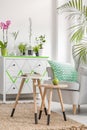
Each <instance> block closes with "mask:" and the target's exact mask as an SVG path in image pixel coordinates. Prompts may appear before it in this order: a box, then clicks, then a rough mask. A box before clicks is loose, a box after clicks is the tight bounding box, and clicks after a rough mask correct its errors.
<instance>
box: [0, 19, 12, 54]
mask: <svg viewBox="0 0 87 130" xmlns="http://www.w3.org/2000/svg"><path fill="white" fill-rule="evenodd" d="M10 24H11V21H10V20H7V21H6V22H0V29H2V32H3V41H0V48H1V55H2V56H6V55H7V44H8V29H9V26H10Z"/></svg>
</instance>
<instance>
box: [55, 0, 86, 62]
mask: <svg viewBox="0 0 87 130" xmlns="http://www.w3.org/2000/svg"><path fill="white" fill-rule="evenodd" d="M57 10H58V12H61V13H64V12H68V14H67V18H68V20H71V21H72V24H71V26H70V28H69V29H70V41H71V42H72V43H73V44H74V45H73V56H74V57H75V58H77V59H78V62H79V63H78V64H80V63H81V62H84V63H86V62H87V6H86V5H85V3H84V2H83V0H70V1H68V2H66V3H65V4H64V5H62V6H60V7H58V8H57Z"/></svg>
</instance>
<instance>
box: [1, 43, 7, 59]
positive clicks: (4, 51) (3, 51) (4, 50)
mask: <svg viewBox="0 0 87 130" xmlns="http://www.w3.org/2000/svg"><path fill="white" fill-rule="evenodd" d="M0 48H1V54H2V56H7V53H8V52H7V42H2V41H0Z"/></svg>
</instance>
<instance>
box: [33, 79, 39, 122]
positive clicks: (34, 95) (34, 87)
mask: <svg viewBox="0 0 87 130" xmlns="http://www.w3.org/2000/svg"><path fill="white" fill-rule="evenodd" d="M36 81H37V80H36V79H33V99H34V117H35V124H38V119H37V103H36Z"/></svg>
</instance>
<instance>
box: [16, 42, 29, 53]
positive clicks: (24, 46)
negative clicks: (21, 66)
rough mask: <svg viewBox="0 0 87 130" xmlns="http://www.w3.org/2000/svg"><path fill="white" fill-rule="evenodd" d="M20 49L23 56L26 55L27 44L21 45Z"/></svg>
mask: <svg viewBox="0 0 87 130" xmlns="http://www.w3.org/2000/svg"><path fill="white" fill-rule="evenodd" d="M18 49H19V51H20V53H21V54H22V55H25V52H26V49H27V47H26V44H23V43H20V44H19V46H18Z"/></svg>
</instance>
